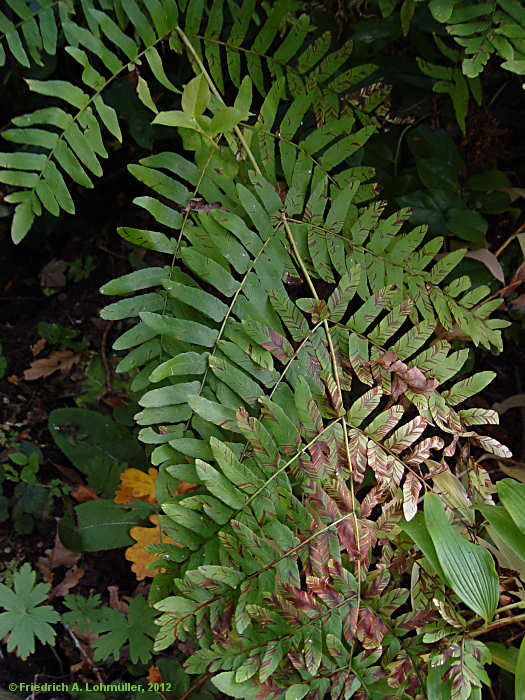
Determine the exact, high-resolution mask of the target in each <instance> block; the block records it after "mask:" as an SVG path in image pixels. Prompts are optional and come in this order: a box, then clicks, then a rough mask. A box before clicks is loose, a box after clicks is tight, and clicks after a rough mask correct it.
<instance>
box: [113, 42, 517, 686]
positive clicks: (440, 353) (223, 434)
mask: <svg viewBox="0 0 525 700" xmlns="http://www.w3.org/2000/svg"><path fill="white" fill-rule="evenodd" d="M182 39H183V41H185V37H184V36H182ZM195 50H196V51H197V49H195ZM197 70H198V74H197V78H196V79H195V80H194V81H193V82H192V83H190V85H191V88H190V87H188V89H187V90H186V97H185V99H184V103H183V109H182V111H181V112H180V113H177V114H178V116H174V115H173V114H172V113H171V112H168V113H166V114H163V112H159V114H158V115H157V117H156V121H157V123H166V124H168V123H171V124H172V125H176V124H179V126H177V128H179V129H180V134H181V137H182V139H183V140H184V143H185V147H186V150H187V151H190V152H191V151H194V153H195V156H194V158H191V157H189V156H187V157H184V156H181V155H178V154H177V153H175V152H164V153H159V154H155V155H152V156H150V157H147V158H144V159H142V160H141V162H140V164H138V165H133V166H130V171H131V172H132V173H133V174H134V175H135V176H136V177H137V178H138V179H139V180H140V181H142V182H143V183H144V185H145V186H146V187H148V188H149V190H150V192H149V193H148V195H147V196H143V197H140V198H138V200H137V204H139V205H140V206H141V207H142V208H143V209H145V210H147V211H148V212H149V213H150V214H151V216H152V220H153V221H154V222H155V223H153V224H152V230H147V231H139V230H137V229H129V228H123V229H121V230H120V233H121V235H122V236H123V237H124V238H126V239H128V240H131V239H132V240H134V241H135V242H137V243H139V244H141V245H143V246H144V247H146V248H148V249H152V250H155V251H156V252H157V253H159V254H166V255H167V256H168V257H167V259H166V261H167V263H168V264H169V263H170V262H171V265H170V266H168V267H164V268H158V269H154V268H147V269H145V270H143V271H142V270H139V271H136V272H133V273H131V275H125V276H124V277H122V278H120V279H117V280H113V281H112V282H110V283H109V284H107V285H105V287H104V288H103V292H104V293H108V294H115V295H122V296H124V297H125V298H124V299H122V300H121V301H119V302H115V303H113V304H110V305H109V306H108V307H106V309H105V310H104V311H103V312H102V313H103V315H106V316H108V315H114V314H116V313H118V314H119V317H122V316H121V311H122V315H124V311H125V310H126V309H132V310H133V311H129V315H130V317H131V318H134V319H135V325H134V326H133V327H132V328H131V329H129V330H127V331H126V332H125V333H124V334H123V335H122V336H121V337H120V338H119V339H117V341H116V342H115V347H116V348H118V349H120V350H125V351H127V354H126V355H125V356H124V358H123V359H122V360H121V363H120V365H119V368H118V369H119V371H130V370H132V371H133V374H134V379H133V382H132V387H133V388H134V389H135V390H136V391H140V392H141V393H142V398H141V399H140V401H139V403H140V405H141V406H142V407H143V410H142V411H141V412H140V413H139V414H138V415H137V416H136V419H137V421H138V422H139V424H140V425H142V426H144V427H143V428H142V430H141V431H140V437H141V439H142V440H143V441H144V442H146V443H147V444H149V445H151V446H152V449H153V451H152V454H151V459H152V462H153V464H155V465H156V466H158V468H159V470H160V474H161V475H162V477H163V478H165V479H166V480H167V481H169V480H172V483H173V489H172V492H174V491H175V489H176V484H177V483H178V480H184V481H190V482H193V483H196V484H198V488H197V489H196V490H194V491H192V492H190V493H186V494H181V495H178V496H176V497H175V498H171V499H169V498H167V497H166V491H164V495H163V497H162V500H161V501H160V505H161V507H162V511H163V514H162V515H160V516H159V521H160V524H161V528H162V531H163V533H164V534H165V535H166V536H167V537H169V538H171V539H172V540H174V541H175V542H177V543H179V544H181V545H183V547H174V546H173V545H166V544H158V545H152V546H150V547H149V550H150V551H151V552H152V553H155V554H156V555H158V556H160V557H163V561H162V564H163V565H165V566H166V567H167V569H168V574H169V575H171V576H173V591H168V592H167V593H165V594H164V597H162V596H158V595H156V596H155V598H154V599H153V601H154V602H155V607H156V608H157V610H158V611H159V612H160V613H161V616H160V618H159V619H158V620H157V623H158V625H159V632H158V635H157V639H156V642H155V649H156V650H158V651H160V650H163V649H165V648H167V647H169V646H170V645H172V644H174V643H175V642H176V640H179V641H187V640H188V639H191V640H192V644H193V645H194V648H195V649H196V651H195V653H194V654H193V655H192V656H191V657H190V658H189V659H188V660H187V662H186V668H187V670H188V671H189V672H190V673H198V674H201V673H204V672H206V671H210V672H211V673H212V680H213V682H214V684H215V685H216V687H218V688H219V689H220V690H222V691H223V692H225V693H227V694H228V695H230V696H233V697H245V698H251V697H254V698H255V697H256V696H257V695H258V694H259V693H263V694H265V695H267V696H269V697H311V698H322V697H324V696H325V695H329V696H330V697H332V698H334V699H335V698H339V697H341V696H342V695H341V694H342V693H343V694H344V695H343V696H346V697H351V695H353V694H354V693H356V692H359V693H361V695H362V696H364V694H365V693H366V695H367V696H369V697H372V698H376V697H377V698H386V697H402V696H403V695H404V696H405V697H406V696H409V697H414V696H415V695H416V694H417V693H418V692H419V693H424V692H425V688H424V683H425V680H424V679H426V678H427V675H428V674H429V673H431V672H430V670H429V669H430V666H429V664H428V661H427V659H428V654H429V653H430V650H431V647H429V646H428V645H429V644H434V643H435V641H436V639H443V642H442V644H440V645H439V647H438V648H437V649H436V650H435V653H436V654H438V653H443V654H447V653H448V655H449V656H450V657H451V658H453V659H454V662H453V663H452V664H448V665H447V666H446V667H445V668H443V669H441V671H442V674H446V677H447V678H448V679H449V681H450V684H452V685H454V684H456V685H455V687H456V686H457V687H458V688H461V689H462V690H461V693H463V695H461V697H465V698H466V697H468V695H466V689H467V683H466V682H464V681H463V678H464V676H465V673H467V670H468V669H471V668H472V669H473V671H472V673H470V671H468V673H470V675H469V679H470V680H469V683H471V685H472V687H475V688H479V687H480V686H481V683H483V682H487V678H486V675H484V674H485V672H484V670H483V665H484V664H485V663H486V662H487V661H488V659H489V656H488V653H487V652H486V650H485V647H484V645H483V644H481V643H478V642H476V641H473V640H469V639H468V630H467V629H466V628H465V625H466V623H465V622H464V620H463V618H462V617H461V615H460V613H459V612H456V611H455V610H453V608H452V605H454V606H455V607H456V608H457V607H460V602H459V600H458V598H456V597H455V596H454V593H453V592H452V591H453V590H454V586H452V581H451V580H450V579H448V581H447V582H448V583H449V585H450V586H451V588H452V591H451V590H450V589H449V588H447V589H446V592H445V584H444V582H439V581H438V580H437V579H436V578H435V577H434V578H433V577H432V576H430V575H428V573H427V568H428V566H429V564H428V563H427V561H426V559H425V560H423V562H424V563H423V566H424V567H425V568H424V569H423V568H422V569H421V571H420V573H419V574H418V575H419V579H417V576H416V573H417V572H419V566H418V568H417V570H415V571H414V574H413V576H414V577H415V578H414V580H415V581H417V580H419V581H420V584H419V585H420V588H421V593H420V595H419V596H415V597H414V596H412V598H411V599H410V603H408V602H407V601H408V600H409V595H410V592H409V591H408V590H407V589H405V588H403V587H402V586H401V585H400V583H401V577H402V576H403V575H404V574H406V573H410V570H411V568H412V554H411V553H412V552H413V547H414V545H413V543H412V541H411V540H408V538H407V537H406V536H404V535H402V534H401V528H400V526H401V523H402V521H403V519H404V518H406V519H409V520H413V519H414V517H415V516H416V513H417V511H418V500H419V495H420V493H421V489H422V488H423V486H424V484H426V483H428V481H427V480H429V479H431V478H432V476H431V474H432V469H433V467H432V466H431V465H433V464H434V465H435V464H436V462H433V461H432V460H430V461H429V457H431V456H432V457H438V456H439V454H441V455H442V456H443V457H444V458H446V457H451V456H453V455H454V454H455V452H456V449H457V446H458V444H462V443H465V442H467V441H468V442H470V444H471V446H472V447H473V448H475V446H476V445H479V446H480V447H482V449H483V450H486V451H492V452H494V453H496V454H500V455H506V456H508V455H509V452H508V450H506V448H504V447H503V446H502V445H500V444H499V443H497V442H496V441H494V440H493V439H492V438H486V437H484V436H482V435H479V434H477V433H476V432H475V431H473V430H472V429H471V425H472V424H475V423H486V422H493V421H494V420H495V414H493V412H490V411H488V412H487V411H483V410H480V409H474V410H473V411H472V410H470V409H469V410H467V411H465V412H461V411H460V412H458V410H457V409H456V408H455V407H456V406H457V404H459V403H461V402H462V401H463V400H464V399H465V398H466V397H467V396H471V395H473V394H474V393H476V391H477V387H478V385H483V383H484V382H486V380H487V377H485V376H484V375H483V374H481V375H474V377H468V378H466V379H465V378H463V379H460V381H459V382H458V381H455V380H454V377H455V376H456V375H457V374H458V373H459V372H460V371H461V369H462V367H463V365H464V363H465V361H466V359H467V355H468V350H466V349H465V350H460V351H452V350H451V347H450V344H449V343H448V342H447V341H445V340H443V339H437V338H436V337H435V329H436V326H437V322H438V321H439V322H440V323H441V326H442V327H443V328H444V329H445V330H451V329H453V328H454V327H455V326H456V324H457V325H458V326H460V327H461V328H462V330H463V331H464V332H465V333H468V334H469V335H470V336H471V337H472V339H473V340H474V342H475V343H476V344H482V345H484V346H485V347H490V346H496V347H501V339H500V335H499V329H500V328H501V327H503V326H504V325H505V324H504V322H501V321H498V320H493V319H491V318H490V314H491V311H492V310H494V309H495V308H496V304H495V303H493V302H492V301H489V302H487V303H485V304H484V303H483V300H484V299H485V297H486V296H488V294H489V289H488V288H483V287H477V288H474V287H472V285H471V283H470V280H469V279H468V278H462V279H461V281H455V280H453V272H454V269H455V268H456V266H457V265H458V264H459V262H460V261H461V259H462V257H463V255H464V253H465V251H464V250H459V251H455V252H453V253H448V254H445V255H444V256H442V257H440V258H438V259H436V254H437V253H438V251H439V250H440V248H441V245H442V240H441V239H431V240H428V239H427V237H426V229H425V227H417V228H415V229H410V228H408V229H406V221H407V220H408V218H409V216H410V212H409V211H408V210H402V211H400V212H397V213H394V214H392V215H390V216H384V215H383V211H384V208H385V204H384V203H383V202H378V201H376V200H375V199H374V192H373V190H372V188H371V187H370V186H369V184H368V183H367V180H369V178H370V177H371V176H372V173H371V172H370V169H368V168H366V167H365V166H355V165H353V164H352V161H351V157H352V155H353V154H354V153H355V151H356V149H357V148H358V146H359V144H361V143H362V142H363V140H364V139H366V137H367V134H368V133H369V131H368V130H367V127H365V128H359V126H356V124H355V120H354V117H353V116H350V115H345V114H343V115H342V116H341V117H340V118H339V119H336V118H333V119H332V120H331V122H330V123H329V124H326V126H320V127H319V128H316V127H315V126H314V120H313V118H312V116H313V114H314V113H315V112H316V109H317V108H316V105H315V103H314V102H313V101H312V99H311V97H310V95H309V94H307V95H304V94H299V95H295V94H293V92H292V91H288V90H285V86H286V81H287V80H288V77H289V76H284V75H283V76H282V77H281V78H279V79H278V80H277V81H275V82H274V83H273V85H272V87H271V89H270V90H269V91H268V94H267V96H266V97H265V99H264V101H263V103H262V106H261V107H260V109H259V110H256V108H255V107H254V105H253V104H251V105H250V104H248V103H247V102H246V100H247V97H246V95H248V94H249V91H248V90H247V88H246V85H247V84H248V83H247V81H246V79H245V80H244V81H243V83H242V85H243V87H241V89H240V91H239V93H238V96H237V99H236V100H235V103H236V104H237V105H239V104H240V103H241V101H242V102H243V105H244V107H243V110H242V115H243V119H242V122H243V125H242V131H241V130H240V129H237V124H239V123H240V122H237V124H236V123H235V120H233V121H231V122H229V126H228V129H229V131H227V132H226V133H224V134H222V133H221V131H220V130H219V132H217V133H215V132H214V131H213V130H212V129H211V123H212V121H213V119H214V115H215V114H217V112H218V111H219V110H223V109H224V107H225V105H224V102H223V98H222V96H220V92H219V88H218V87H217V83H218V81H214V80H213V79H212V77H211V76H210V75H209V73H205V72H204V71H203V70H202V67H201V66H200V65H199V66H198V69H197ZM203 76H204V77H205V78H206V82H207V87H208V90H209V92H208V91H207V90H206V86H205V85H204V83H203ZM211 95H215V98H216V99H212V97H211ZM219 96H220V98H219ZM240 111H241V110H240ZM256 111H258V114H255V115H253V116H251V115H250V114H249V112H256ZM181 114H182V115H185V116H184V117H181V116H180V115H181ZM185 118H188V119H192V120H194V121H193V122H191V124H190V122H188V121H186V122H184V123H183V119H185ZM301 121H303V122H304V123H306V124H312V126H311V127H310V128H305V127H304V126H301ZM349 161H350V162H349ZM279 191H280V195H279V194H278V192H279ZM451 279H452V281H451ZM444 280H446V283H445V282H444ZM299 285H300V287H299ZM298 287H299V289H300V292H299V293H298V292H297V288H298ZM136 291H140V294H139V295H138V296H136V297H134V296H132V295H133V293H134V292H136ZM157 295H160V297H161V299H162V304H159V302H158V296H157ZM496 301H497V300H496ZM108 317H109V316H108ZM447 397H450V400H449V399H448V398H447ZM445 444H446V447H445ZM444 447H445V449H443V448H444ZM474 488H475V487H474ZM378 513H379V515H378ZM427 539H428V534H427ZM378 541H381V542H382V543H383V545H384V546H383V549H382V554H381V555H380V559H379V560H378V561H375V560H374V561H373V560H372V558H371V550H372V547H374V546H375V544H376V543H377V542H378ZM418 544H419V543H418ZM425 554H426V552H425ZM492 593H493V591H492ZM447 597H448V599H449V600H450V598H451V597H452V600H453V601H454V602H453V603H450V602H449V603H448V604H447V603H445V601H446V600H447ZM433 599H436V600H440V601H443V606H444V607H443V609H442V614H441V612H440V613H439V614H438V613H436V612H435V607H434V605H433V603H432V602H431V601H432V600H433ZM405 603H406V604H407V605H408V606H409V607H408V608H406V607H405V608H404V611H403V612H402V613H400V612H399V608H400V607H401V606H402V605H404V604H405ZM468 603H469V604H470V600H469V601H468ZM451 610H452V612H451ZM490 611H492V612H493V597H491V598H490ZM490 611H489V612H487V611H486V610H485V609H484V610H483V613H485V612H487V617H490V614H491V613H490ZM489 613H490V614H489ZM453 615H456V617H457V619H458V620H460V621H459V623H458V625H452V626H448V625H449V622H448V620H449V619H450V617H451V616H453ZM455 619H456V618H455ZM478 621H479V622H481V620H480V619H479V618H478ZM419 628H423V630H424V631H425V632H426V631H427V630H428V635H427V636H425V637H421V635H419V634H416V629H419ZM436 635H438V636H436ZM439 635H440V636H439ZM464 639H465V641H462V640H464ZM447 649H448V650H449V651H448V652H447ZM458 649H459V652H458ZM462 650H463V651H462ZM447 658H448V657H447ZM436 666H439V662H436ZM385 674H386V676H387V677H388V683H386V681H385V680H384V676H385ZM440 678H441V676H440ZM468 687H470V686H468ZM469 694H470V691H469ZM458 697H459V696H458Z"/></svg>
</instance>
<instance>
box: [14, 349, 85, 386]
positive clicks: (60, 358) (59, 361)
mask: <svg viewBox="0 0 525 700" xmlns="http://www.w3.org/2000/svg"><path fill="white" fill-rule="evenodd" d="M79 360H80V355H78V354H76V353H74V352H71V350H57V351H56V352H53V353H51V355H50V356H49V357H44V358H43V359H41V360H34V361H33V362H32V363H31V365H30V366H29V369H26V370H25V371H24V379H25V380H26V382H32V381H34V380H35V379H41V378H42V377H49V375H50V374H53V373H54V372H57V371H58V370H60V371H61V372H62V374H67V373H68V372H69V371H70V369H71V368H72V367H73V365H74V364H75V362H78V361H79Z"/></svg>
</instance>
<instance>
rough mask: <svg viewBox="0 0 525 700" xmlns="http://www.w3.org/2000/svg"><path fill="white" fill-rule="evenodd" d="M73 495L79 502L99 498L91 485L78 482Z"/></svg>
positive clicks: (72, 492)
mask: <svg viewBox="0 0 525 700" xmlns="http://www.w3.org/2000/svg"><path fill="white" fill-rule="evenodd" d="M71 496H72V497H73V498H74V499H75V501H76V502H77V503H86V502H87V501H98V500H99V498H98V496H97V494H96V493H95V491H94V490H93V489H92V488H90V487H89V486H84V484H78V486H75V488H74V489H73V490H72V491H71Z"/></svg>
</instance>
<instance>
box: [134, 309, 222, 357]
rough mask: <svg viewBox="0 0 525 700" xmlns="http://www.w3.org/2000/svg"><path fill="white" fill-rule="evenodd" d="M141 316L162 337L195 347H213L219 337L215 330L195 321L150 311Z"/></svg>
mask: <svg viewBox="0 0 525 700" xmlns="http://www.w3.org/2000/svg"><path fill="white" fill-rule="evenodd" d="M139 315H140V318H141V319H142V321H144V323H145V324H146V325H147V326H149V327H150V328H151V329H152V330H154V331H156V332H157V333H160V334H161V335H167V336H169V337H171V338H174V339H175V340H183V341H185V342H187V343H192V344H195V345H203V346H204V347H206V348H211V347H213V345H214V344H215V341H216V339H217V336H218V335H219V333H218V331H216V330H214V329H213V328H208V326H204V325H203V324H202V323H196V322H195V321H186V320H183V319H178V318H171V317H170V316H162V315H161V314H155V313H152V312H150V311H142V312H141V313H140V314H139Z"/></svg>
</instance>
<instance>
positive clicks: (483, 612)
mask: <svg viewBox="0 0 525 700" xmlns="http://www.w3.org/2000/svg"><path fill="white" fill-rule="evenodd" d="M424 512H425V524H426V526H427V529H428V532H429V535H430V537H431V538H432V542H433V544H434V547H435V549H436V554H437V557H438V560H439V563H440V564H441V567H442V569H443V573H444V574H445V581H446V583H448V585H449V586H450V587H451V588H452V590H453V591H454V593H456V595H457V596H458V597H459V598H460V599H461V600H462V601H463V602H464V603H465V605H467V606H468V607H469V608H470V609H471V610H474V612H476V613H477V614H478V615H480V617H482V618H484V620H485V621H486V622H489V620H491V619H492V618H493V617H494V612H495V610H496V608H497V606H498V600H499V581H498V575H497V573H496V569H495V567H494V561H493V559H492V557H491V555H490V554H489V552H488V550H487V549H484V548H483V547H481V546H480V545H476V544H472V543H471V542H468V541H467V540H466V539H465V538H464V537H462V536H461V535H460V534H459V533H458V532H457V531H456V530H455V529H454V527H452V525H451V524H450V523H449V521H448V519H447V516H446V515H445V510H444V508H443V504H442V503H441V499H440V498H439V496H437V495H436V494H431V493H428V494H426V495H425V510H424Z"/></svg>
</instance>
